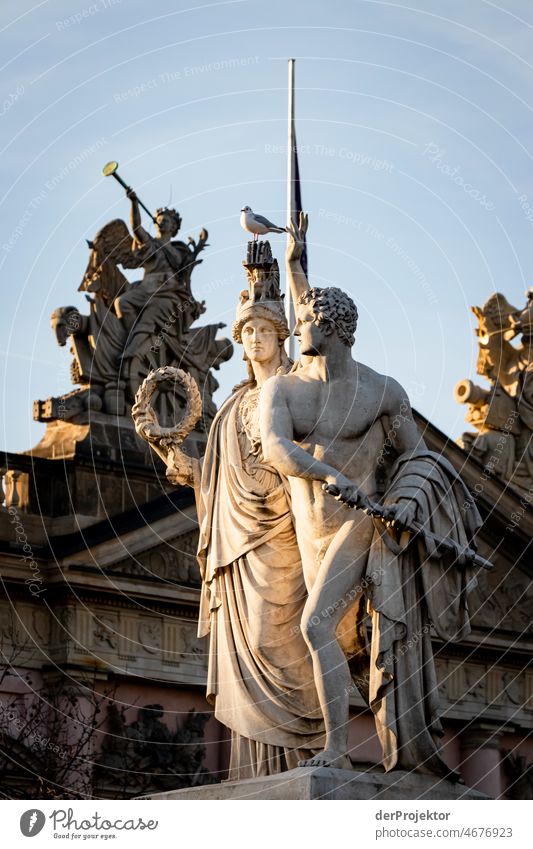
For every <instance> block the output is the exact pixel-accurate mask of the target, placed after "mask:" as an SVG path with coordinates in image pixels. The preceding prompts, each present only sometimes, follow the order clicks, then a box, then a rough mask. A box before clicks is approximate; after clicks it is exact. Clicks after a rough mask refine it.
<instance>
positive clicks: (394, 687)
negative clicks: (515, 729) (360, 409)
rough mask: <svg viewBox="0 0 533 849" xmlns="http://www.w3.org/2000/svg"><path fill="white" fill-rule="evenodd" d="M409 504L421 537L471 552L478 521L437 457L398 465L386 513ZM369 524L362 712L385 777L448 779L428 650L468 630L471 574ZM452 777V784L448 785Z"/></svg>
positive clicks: (422, 545)
mask: <svg viewBox="0 0 533 849" xmlns="http://www.w3.org/2000/svg"><path fill="white" fill-rule="evenodd" d="M402 498H404V499H413V500H414V501H415V502H416V504H417V507H418V516H417V519H418V521H419V522H420V523H421V524H423V525H424V526H425V528H426V530H427V531H431V532H432V533H434V534H436V535H437V536H440V537H448V538H451V539H452V540H454V541H455V542H457V543H458V544H459V545H460V546H461V547H463V548H464V547H466V546H471V545H472V539H473V537H474V535H475V533H476V531H477V530H478V528H479V526H480V524H481V520H480V517H479V513H478V511H477V508H476V506H475V503H474V502H473V500H472V497H471V495H470V493H469V492H468V490H467V489H466V487H465V485H464V483H463V482H462V481H461V479H460V478H459V476H458V475H457V473H456V472H455V470H454V468H453V467H452V466H451V464H450V463H449V462H448V461H447V460H446V459H445V458H444V457H442V456H440V455H439V454H435V453H433V452H431V451H420V452H417V453H416V454H414V455H410V456H405V457H400V458H399V460H398V462H397V464H396V467H395V470H393V477H392V482H391V484H390V487H389V489H388V491H387V493H386V496H385V499H384V502H385V503H386V504H388V503H390V504H393V503H396V502H397V501H398V500H399V499H402ZM404 541H407V535H406V536H405V537H403V536H402V538H401V539H400V540H399V542H398V541H396V540H395V539H394V538H393V536H392V534H391V533H389V532H388V531H386V530H385V528H384V525H383V523H382V522H379V521H377V520H376V531H375V534H374V539H373V542H372V546H371V549H370V556H369V562H368V575H369V577H370V580H371V582H372V583H371V586H372V590H371V593H370V599H369V611H370V612H371V614H372V640H371V658H370V706H371V709H372V711H373V713H374V718H375V721H376V729H377V733H378V737H379V740H380V743H381V746H382V748H383V754H384V758H383V763H384V767H385V770H390V769H393V768H394V767H396V768H400V769H409V770H412V769H415V770H417V771H419V772H427V773H432V774H440V775H444V776H446V775H448V776H451V771H450V769H449V767H448V766H447V765H446V764H445V763H444V761H443V760H442V758H441V756H440V753H439V745H438V738H439V737H441V736H442V734H443V731H442V726H441V722H440V717H439V695H438V686H437V678H436V673H435V663H434V658H433V649H432V644H431V635H432V631H433V632H434V633H435V634H436V635H437V636H438V637H440V638H441V639H442V640H445V641H448V640H461V639H462V638H463V637H465V636H466V635H467V634H468V633H469V631H470V623H469V615H468V602H467V594H468V592H469V590H470V589H473V587H474V586H475V578H474V576H473V570H472V568H471V567H469V566H460V565H458V564H457V563H454V562H453V561H454V558H453V557H452V556H451V555H450V554H444V555H443V556H438V555H437V553H436V552H435V551H431V543H429V551H428V544H427V543H426V541H425V540H424V538H423V535H422V534H421V535H419V536H418V537H417V540H415V541H413V543H411V544H409V545H405V546H404ZM452 777H453V776H452Z"/></svg>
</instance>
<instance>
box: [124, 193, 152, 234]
mask: <svg viewBox="0 0 533 849" xmlns="http://www.w3.org/2000/svg"><path fill="white" fill-rule="evenodd" d="M127 195H128V197H129V199H130V200H131V215H130V224H131V229H132V230H133V239H134V243H135V245H136V247H141V246H142V245H145V244H146V243H147V242H148V241H149V240H150V235H149V233H147V232H146V230H145V229H144V227H143V226H142V224H141V210H140V209H139V201H138V200H137V195H136V194H135V192H134V191H133V190H132V189H130V190H129V191H128V192H127Z"/></svg>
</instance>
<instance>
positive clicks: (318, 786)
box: [141, 767, 488, 801]
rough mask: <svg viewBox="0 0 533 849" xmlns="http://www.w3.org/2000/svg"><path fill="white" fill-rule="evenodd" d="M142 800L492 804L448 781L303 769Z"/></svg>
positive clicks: (408, 775)
mask: <svg viewBox="0 0 533 849" xmlns="http://www.w3.org/2000/svg"><path fill="white" fill-rule="evenodd" d="M141 798H142V799H158V800H169V801H171V800H172V801H173V800H180V799H197V800H201V799H205V800H210V799H218V800H222V799H271V800H272V799H275V800H278V799H295V800H296V799H344V800H350V799H361V800H365V801H366V800H369V799H391V800H401V799H403V800H405V799H421V800H428V801H429V800H433V799H444V800H449V799H453V800H455V799H487V798H488V797H487V796H484V795H483V794H482V793H479V792H478V791H477V790H472V789H471V788H470V787H466V786H465V785H464V784H457V783H454V782H451V781H448V780H446V779H439V778H436V777H433V776H428V775H421V774H418V773H414V772H402V771H400V770H399V771H398V772H392V773H388V774H385V773H383V772H378V771H370V770H368V771H365V772H362V771H352V770H343V769H329V768H325V767H319V768H310V767H301V768H299V769H293V770H291V771H290V772H283V773H280V774H279V775H271V776H267V777H265V778H251V779H248V780H246V781H223V782H222V783H221V784H210V785H206V786H204V787H191V788H187V789H185V790H172V791H170V792H168V793H156V794H154V795H152V796H142V797H141Z"/></svg>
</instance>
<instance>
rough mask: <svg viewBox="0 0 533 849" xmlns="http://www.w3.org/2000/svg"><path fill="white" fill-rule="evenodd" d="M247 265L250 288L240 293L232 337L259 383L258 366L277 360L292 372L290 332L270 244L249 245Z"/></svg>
mask: <svg viewBox="0 0 533 849" xmlns="http://www.w3.org/2000/svg"><path fill="white" fill-rule="evenodd" d="M243 265H244V268H245V270H246V276H247V279H248V289H244V290H243V291H242V292H241V294H240V299H239V304H238V306H237V315H236V318H235V322H234V324H233V329H232V335H233V338H234V340H235V341H236V342H239V344H241V345H242V346H243V348H244V352H243V359H244V360H245V362H246V364H247V368H248V374H249V377H250V379H251V380H255V372H254V363H265V362H272V361H274V362H277V368H278V369H281V370H283V371H288V370H289V368H290V366H291V365H292V363H291V361H290V360H289V358H288V356H287V354H286V353H285V348H284V345H283V343H284V342H285V339H287V337H288V336H289V335H290V331H289V326H288V324H287V319H286V317H285V311H284V306H283V295H282V294H281V292H280V287H279V267H278V263H277V260H276V259H274V258H273V257H272V251H271V248H270V244H269V242H249V244H248V256H247V259H246V260H245V261H244V262H243Z"/></svg>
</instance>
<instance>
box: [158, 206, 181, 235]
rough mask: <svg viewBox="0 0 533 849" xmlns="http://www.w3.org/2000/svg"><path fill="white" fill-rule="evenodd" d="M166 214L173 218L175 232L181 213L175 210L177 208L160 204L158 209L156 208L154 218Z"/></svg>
mask: <svg viewBox="0 0 533 849" xmlns="http://www.w3.org/2000/svg"><path fill="white" fill-rule="evenodd" d="M163 214H164V215H168V216H169V217H170V218H173V219H174V221H175V224H176V233H177V232H178V231H179V229H180V227H181V215H180V214H179V212H178V211H177V209H169V207H168V206H161V207H160V208H159V209H156V211H155V216H154V218H157V216H158V215H163Z"/></svg>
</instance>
